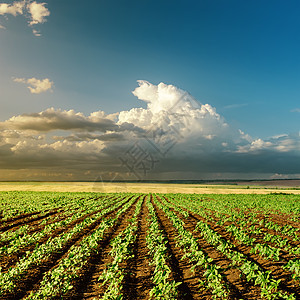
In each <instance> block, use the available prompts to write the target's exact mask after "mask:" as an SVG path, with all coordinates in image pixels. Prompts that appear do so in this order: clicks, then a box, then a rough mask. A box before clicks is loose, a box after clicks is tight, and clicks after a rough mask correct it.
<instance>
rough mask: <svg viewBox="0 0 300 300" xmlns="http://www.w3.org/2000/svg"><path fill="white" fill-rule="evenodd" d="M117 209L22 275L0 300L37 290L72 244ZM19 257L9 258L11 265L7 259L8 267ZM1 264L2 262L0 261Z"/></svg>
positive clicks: (23, 296) (112, 214) (62, 230)
mask: <svg viewBox="0 0 300 300" xmlns="http://www.w3.org/2000/svg"><path fill="white" fill-rule="evenodd" d="M118 209H119V208H116V209H114V210H113V211H111V212H109V213H107V214H105V215H104V216H102V217H101V218H99V219H98V220H96V221H95V222H93V223H92V224H90V225H89V226H88V227H87V228H85V229H84V230H83V231H81V232H79V233H78V234H76V235H75V236H74V237H73V238H71V240H70V241H68V242H67V243H66V244H65V245H64V246H63V248H62V249H60V250H59V251H57V252H54V253H52V255H50V257H48V258H47V259H45V260H44V261H42V262H40V263H39V264H38V265H37V266H35V267H34V268H32V269H30V270H28V272H27V273H26V274H25V275H23V277H22V278H20V280H18V281H17V282H16V286H17V289H16V291H15V292H14V293H6V294H4V295H2V296H0V299H3V300H6V299H22V298H26V297H27V296H28V295H29V294H30V292H31V291H32V290H36V289H38V288H39V283H40V281H41V280H42V278H43V276H44V274H45V273H46V272H48V271H49V270H51V269H52V268H54V267H55V266H56V265H57V264H58V263H59V261H60V260H61V259H62V258H63V257H65V256H66V255H67V254H68V250H69V249H70V248H71V246H73V245H74V244H78V243H79V242H80V241H81V240H82V239H83V238H84V236H86V235H88V234H90V233H92V232H93V231H94V230H96V228H97V227H98V226H99V224H100V223H101V221H102V220H103V218H108V217H114V215H115V214H116V212H117V210H118ZM99 211H101V210H97V212H99ZM97 212H93V213H90V214H88V215H86V216H84V217H82V218H79V219H77V220H75V221H74V222H72V223H70V224H69V225H68V226H66V227H64V228H59V229H58V230H57V231H55V232H53V234H52V235H51V237H55V236H58V235H59V234H61V233H63V232H67V231H69V230H70V229H71V228H73V227H74V226H75V225H76V224H78V223H79V222H81V221H83V219H84V218H86V217H88V216H89V215H93V214H95V213H97ZM123 217H124V216H123ZM48 238H49V237H48ZM46 241H47V239H45V240H44V239H43V241H40V243H42V242H43V243H44V242H46ZM34 246H35V245H34ZM33 248H34V247H33ZM26 249H27V247H26ZM31 250H33V249H31ZM31 250H26V251H31ZM23 251H24V249H22V251H21V252H22V253H23V254H25V252H26V251H25V252H23ZM20 255H21V254H20V253H18V254H17V256H13V257H11V259H12V260H13V263H11V261H10V260H9V259H8V258H7V264H8V265H14V264H15V263H16V262H17V261H18V259H19V258H20ZM1 262H2V260H1ZM6 269H7V265H6ZM3 271H4V272H5V270H2V272H3Z"/></svg>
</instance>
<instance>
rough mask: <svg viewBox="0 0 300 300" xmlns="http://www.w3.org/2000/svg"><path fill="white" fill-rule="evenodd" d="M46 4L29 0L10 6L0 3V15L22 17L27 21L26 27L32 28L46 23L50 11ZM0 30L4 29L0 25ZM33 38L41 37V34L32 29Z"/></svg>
mask: <svg viewBox="0 0 300 300" xmlns="http://www.w3.org/2000/svg"><path fill="white" fill-rule="evenodd" d="M46 5H47V3H45V2H43V3H38V2H36V1H31V0H22V1H15V2H13V3H12V4H9V3H0V15H13V16H14V17H16V16H17V15H23V16H24V17H25V18H26V19H28V25H29V26H34V25H37V24H42V23H45V22H46V18H47V17H48V16H50V11H49V9H48V8H47V7H46ZM0 28H4V27H3V26H1V25H0ZM32 32H33V34H34V35H35V36H41V33H40V32H39V31H38V30H36V29H33V30H32Z"/></svg>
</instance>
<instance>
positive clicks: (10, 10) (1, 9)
mask: <svg viewBox="0 0 300 300" xmlns="http://www.w3.org/2000/svg"><path fill="white" fill-rule="evenodd" d="M24 7H25V1H15V2H13V3H12V4H8V3H0V15H5V14H10V15H13V16H17V15H22V14H23V12H24Z"/></svg>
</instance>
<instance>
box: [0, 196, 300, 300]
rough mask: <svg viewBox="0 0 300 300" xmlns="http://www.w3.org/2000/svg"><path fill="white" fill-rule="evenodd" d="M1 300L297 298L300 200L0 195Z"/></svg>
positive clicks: (298, 294) (289, 198)
mask: <svg viewBox="0 0 300 300" xmlns="http://www.w3.org/2000/svg"><path fill="white" fill-rule="evenodd" d="M0 212H1V215H0V233H1V236H0V257H1V259H0V267H1V269H0V299H253V300H254V299H290V300H291V299H300V224H299V217H300V196H299V195H295V194H283V193H281V194H280V193H277V194H265V195H263V194H261V195H258V194H248V195H247V194H179V193H177V194H174V193H165V194H163V193H121V192H120V193H96V192H91V193H87V192H85V193H84V192H30V191H7V192H0Z"/></svg>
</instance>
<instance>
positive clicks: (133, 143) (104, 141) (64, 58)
mask: <svg viewBox="0 0 300 300" xmlns="http://www.w3.org/2000/svg"><path fill="white" fill-rule="evenodd" d="M299 9H300V3H299V1H288V2H283V1H277V0H275V1H256V0H253V1H233V0H228V1H221V0H213V1H212V0H205V1H204V0H203V1H201V0H200V1H190V0H187V1H180V0H173V1H169V0H164V1H157V0H152V1H148V0H143V1H135V0H131V1H123V0H119V1H115V0H110V1H103V0H100V1H99V0H98V1H96V0H88V1H77V0H72V1H71V0H64V1H54V0H45V1H32V0H21V1H18V0H16V1H8V0H6V1H3V0H0V105H1V109H0V180H54V181H55V180H90V181H93V180H101V179H106V180H126V179H133V180H140V179H142V180H143V179H144V180H147V179H158V180H167V179H199V180H200V179H273V178H274V179H277V178H279V179H287V178H300V126H299V125H300V122H299V121H300V101H299V100H300V88H299V86H300V72H299V70H300V56H299V53H300V35H299V30H300V19H299Z"/></svg>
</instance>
